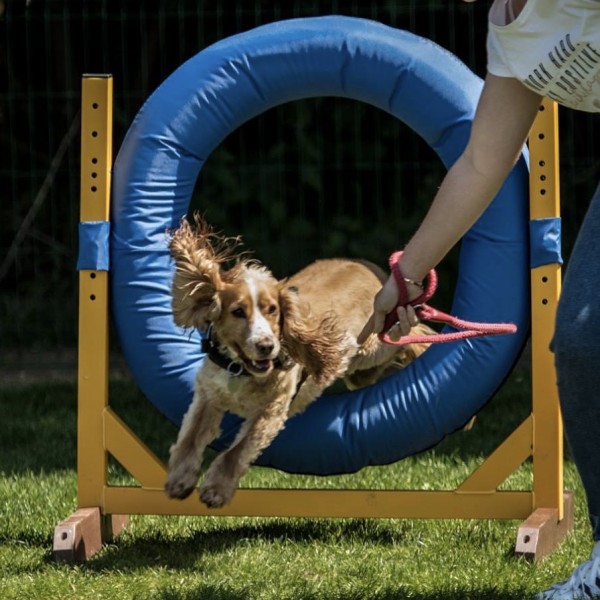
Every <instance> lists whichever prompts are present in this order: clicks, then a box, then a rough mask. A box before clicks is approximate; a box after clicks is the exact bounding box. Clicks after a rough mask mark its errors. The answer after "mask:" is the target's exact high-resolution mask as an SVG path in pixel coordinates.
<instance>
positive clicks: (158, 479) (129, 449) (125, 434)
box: [104, 409, 167, 489]
mask: <svg viewBox="0 0 600 600" xmlns="http://www.w3.org/2000/svg"><path fill="white" fill-rule="evenodd" d="M104 427H105V443H106V449H107V450H108V452H110V454H112V456H114V458H115V459H116V460H118V461H119V463H120V464H121V465H122V466H123V467H124V468H125V469H126V470H127V471H128V472H129V473H130V474H131V475H132V476H133V477H134V478H135V479H136V481H138V482H139V483H140V484H141V485H142V487H147V488H160V489H162V487H163V485H164V482H165V479H166V476H167V475H166V471H165V468H164V466H163V464H162V463H161V462H160V460H159V459H158V458H157V457H156V456H155V455H154V454H153V453H152V452H151V451H150V450H149V449H148V447H147V446H146V445H145V444H144V443H143V442H142V441H141V440H140V439H139V438H138V437H137V436H136V434H135V433H134V432H133V431H132V430H131V429H130V428H129V427H128V426H127V425H126V424H125V423H124V422H123V421H122V420H121V419H120V418H119V417H118V416H117V415H116V414H115V413H114V412H113V411H112V410H110V409H109V410H107V411H106V413H105V415H104Z"/></svg>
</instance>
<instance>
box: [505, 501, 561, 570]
mask: <svg viewBox="0 0 600 600" xmlns="http://www.w3.org/2000/svg"><path fill="white" fill-rule="evenodd" d="M563 501H564V517H563V519H562V521H559V520H558V511H557V510H556V509H554V508H538V509H537V510H536V511H534V512H533V513H532V514H531V516H530V517H529V518H528V519H527V520H526V521H524V522H523V523H522V524H521V526H520V527H519V531H518V533H517V544H516V547H515V554H517V555H519V556H524V557H525V558H526V559H528V560H531V561H534V562H537V561H539V560H541V559H542V558H544V556H547V555H548V554H550V553H552V552H553V551H554V550H555V549H556V548H557V547H558V545H559V544H560V543H561V542H562V541H563V539H564V538H565V537H566V536H567V535H568V534H569V533H570V532H571V530H572V529H573V493H572V492H565V494H564V500H563Z"/></svg>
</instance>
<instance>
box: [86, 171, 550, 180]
mask: <svg viewBox="0 0 600 600" xmlns="http://www.w3.org/2000/svg"><path fill="white" fill-rule="evenodd" d="M92 177H94V174H93V173H92ZM540 181H546V176H545V175H540Z"/></svg>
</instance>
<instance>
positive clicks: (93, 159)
mask: <svg viewBox="0 0 600 600" xmlns="http://www.w3.org/2000/svg"><path fill="white" fill-rule="evenodd" d="M92 164H93V165H97V164H98V159H97V158H96V157H95V156H94V158H92Z"/></svg>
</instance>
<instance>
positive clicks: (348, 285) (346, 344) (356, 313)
mask: <svg viewBox="0 0 600 600" xmlns="http://www.w3.org/2000/svg"><path fill="white" fill-rule="evenodd" d="M231 242H232V240H231V239H226V238H223V237H220V236H218V235H217V234H215V233H214V232H213V231H212V230H211V229H210V227H208V225H207V224H206V223H205V222H204V221H203V220H202V219H201V218H200V217H198V216H197V217H196V227H195V228H192V227H191V226H190V224H189V223H188V222H187V221H186V220H183V221H182V223H181V226H180V227H179V229H177V230H176V231H175V232H174V233H173V235H172V239H171V242H170V250H171V254H172V256H173V258H174V259H175V264H176V271H175V276H174V280H173V289H172V294H173V315H174V319H175V322H176V323H177V324H178V325H180V326H182V327H184V328H197V329H199V330H200V331H201V332H202V333H203V334H204V335H208V336H210V338H211V339H212V340H213V341H214V346H215V347H216V348H218V352H219V354H220V355H221V356H223V357H225V358H226V359H227V360H229V361H231V365H233V367H232V368H224V366H222V365H219V364H216V363H215V362H213V360H210V359H209V358H208V357H207V358H205V359H204V360H203V361H202V365H201V367H200V368H199V370H198V373H197V376H196V385H195V393H194V398H193V400H192V404H191V406H190V408H189V410H188V412H187V413H186V415H185V417H184V419H183V423H182V425H181V429H180V431H179V435H178V438H177V441H176V443H175V444H174V445H173V446H172V447H171V452H170V460H169V472H168V477H167V481H166V484H165V490H166V492H167V494H168V495H169V496H170V497H172V498H181V499H183V498H185V497H187V496H188V495H189V494H191V492H192V491H193V490H194V488H195V487H196V484H197V482H198V478H199V476H200V469H201V463H202V456H203V453H204V450H205V448H206V446H207V445H208V444H209V443H210V442H211V441H212V440H214V439H215V438H216V437H218V435H219V433H220V428H219V427H220V423H221V420H222V418H223V415H224V413H225V412H226V411H230V412H232V413H235V414H237V415H240V416H241V417H243V418H244V421H243V423H242V425H241V427H240V430H239V432H238V434H237V436H236V438H235V440H234V441H233V443H232V444H231V447H230V448H229V449H227V450H226V451H224V452H222V453H221V454H219V455H218V456H217V457H216V459H215V460H214V461H213V462H212V464H211V465H210V467H209V469H208V471H207V473H206V476H205V478H204V481H203V483H202V485H201V486H200V498H201V500H202V502H204V503H205V504H206V505H207V506H209V507H212V508H218V507H221V506H224V505H226V504H227V503H229V502H230V500H231V499H232V497H233V495H234V493H235V490H236V488H237V486H238V483H239V481H240V478H241V477H242V476H243V475H244V474H245V473H246V471H247V470H248V468H249V466H250V465H251V464H252V462H253V461H254V460H256V458H257V457H258V456H259V455H260V453H261V452H262V451H263V450H264V449H265V448H266V447H267V446H268V445H269V444H270V443H271V441H272V440H273V439H274V437H275V436H276V435H277V434H278V433H279V431H281V429H282V428H283V427H284V425H285V422H286V420H287V419H288V418H289V417H291V416H293V415H294V414H296V413H298V412H300V411H302V410H304V409H305V408H306V406H308V404H310V403H311V402H312V401H313V400H315V399H317V398H318V397H319V396H320V395H321V393H322V392H323V390H325V388H327V387H328V386H330V385H331V384H332V383H333V382H334V381H335V380H336V379H338V378H342V379H343V380H344V382H345V383H346V385H347V386H348V387H349V388H350V389H355V388H357V387H363V386H365V385H369V384H371V383H373V382H374V381H376V380H377V379H378V378H379V377H380V376H381V375H382V374H383V373H384V372H385V371H386V370H388V369H389V368H390V367H392V366H394V365H396V366H405V365H406V364H408V363H409V362H410V361H411V360H413V359H414V358H416V357H417V356H418V355H419V354H421V353H422V352H423V351H424V350H425V349H426V348H427V345H425V344H412V345H409V346H402V347H395V346H390V345H386V344H383V343H381V342H380V341H379V339H378V338H377V336H375V335H371V336H370V337H369V338H368V339H367V340H366V341H365V343H364V344H362V346H359V345H358V344H357V342H356V338H357V336H358V334H359V332H360V331H361V329H362V327H363V325H364V323H365V322H366V321H367V319H368V317H369V315H370V314H371V310H372V307H373V298H374V296H375V294H376V293H377V291H378V290H379V289H380V287H381V285H382V282H383V281H384V280H385V273H384V272H383V271H382V270H381V269H379V268H378V267H377V266H376V265H373V264H371V263H368V262H366V261H358V260H348V259H328V260H319V261H316V262H314V263H312V264H311V265H309V266H308V267H306V268H305V269H303V270H301V271H300V272H299V273H297V274H295V275H293V276H292V277H290V278H289V279H285V280H282V281H278V280H277V279H275V277H274V276H273V275H272V274H271V273H270V271H269V270H268V269H266V268H265V267H264V266H262V265H260V264H259V263H257V262H256V261H251V260H248V259H247V258H245V257H244V256H243V255H240V254H237V253H236V244H235V243H231ZM232 261H233V265H232V266H231V267H230V268H229V269H226V268H225V266H226V263H229V262H232ZM417 328H418V329H421V330H423V331H424V332H426V333H431V331H430V330H429V329H428V328H427V327H426V326H424V325H418V326H417ZM241 369H243V370H244V371H245V373H244V374H243V375H237V371H238V370H241ZM232 371H233V372H232Z"/></svg>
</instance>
